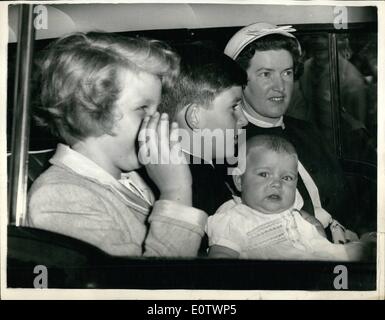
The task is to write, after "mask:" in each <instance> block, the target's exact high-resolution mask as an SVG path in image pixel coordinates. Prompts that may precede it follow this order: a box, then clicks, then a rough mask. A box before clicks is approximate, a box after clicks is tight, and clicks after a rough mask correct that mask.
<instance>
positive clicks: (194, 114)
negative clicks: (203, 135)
mask: <svg viewBox="0 0 385 320" xmlns="http://www.w3.org/2000/svg"><path fill="white" fill-rule="evenodd" d="M200 116H201V114H200V108H199V105H197V104H196V103H192V104H189V105H188V106H187V108H186V113H185V118H186V119H185V120H186V123H187V125H188V126H189V127H190V128H191V129H192V130H194V129H199V127H200V126H199V125H200V120H201V119H200Z"/></svg>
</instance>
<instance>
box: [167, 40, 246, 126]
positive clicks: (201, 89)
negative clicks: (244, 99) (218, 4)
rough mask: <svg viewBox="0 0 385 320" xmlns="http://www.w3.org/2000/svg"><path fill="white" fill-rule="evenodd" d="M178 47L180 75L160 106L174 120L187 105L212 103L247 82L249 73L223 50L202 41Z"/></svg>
mask: <svg viewBox="0 0 385 320" xmlns="http://www.w3.org/2000/svg"><path fill="white" fill-rule="evenodd" d="M176 50H177V52H178V53H179V54H180V57H181V67H180V74H179V76H178V79H177V81H176V83H175V85H174V87H173V88H172V89H171V90H167V91H166V92H165V94H164V96H163V99H162V103H161V106H160V109H161V111H162V112H166V113H168V114H169V116H170V118H171V119H175V116H176V114H177V113H178V112H179V111H180V110H181V109H182V108H183V107H185V106H186V105H189V104H192V103H197V104H199V105H203V106H208V105H210V104H211V103H212V101H213V100H214V99H215V97H216V96H218V95H219V94H220V93H222V92H223V91H224V90H226V89H229V88H231V87H234V86H241V87H243V86H245V85H246V84H247V74H246V72H245V71H244V70H243V69H242V68H240V67H239V65H238V64H237V63H236V62H235V61H234V60H232V59H231V58H229V57H228V56H226V55H225V54H224V53H223V52H221V51H218V50H216V49H214V48H209V47H206V46H204V45H202V44H185V45H182V46H179V47H177V48H176Z"/></svg>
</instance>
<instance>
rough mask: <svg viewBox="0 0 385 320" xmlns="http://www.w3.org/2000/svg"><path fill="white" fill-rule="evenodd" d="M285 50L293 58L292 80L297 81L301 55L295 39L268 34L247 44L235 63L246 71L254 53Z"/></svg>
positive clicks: (300, 69) (301, 64)
mask: <svg viewBox="0 0 385 320" xmlns="http://www.w3.org/2000/svg"><path fill="white" fill-rule="evenodd" d="M268 50H286V51H288V52H289V53H290V54H291V56H292V58H293V68H294V78H295V79H298V78H299V76H300V75H301V73H302V70H303V63H302V61H301V59H300V58H301V54H300V50H299V46H298V42H297V40H296V39H294V38H291V37H287V36H284V35H281V34H270V35H267V36H264V37H262V38H259V39H256V40H255V41H253V42H251V43H250V44H248V45H247V46H246V47H245V48H244V49H243V50H242V51H241V53H240V54H239V55H238V57H237V58H236V59H235V61H237V62H238V64H239V65H240V66H241V67H242V68H243V69H244V70H247V69H248V68H249V66H250V60H251V59H252V58H253V57H254V54H255V51H268Z"/></svg>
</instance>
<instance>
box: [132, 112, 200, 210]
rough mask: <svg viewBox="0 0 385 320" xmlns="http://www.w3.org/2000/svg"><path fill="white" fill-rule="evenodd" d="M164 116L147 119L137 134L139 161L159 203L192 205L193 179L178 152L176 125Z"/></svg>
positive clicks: (179, 149)
mask: <svg viewBox="0 0 385 320" xmlns="http://www.w3.org/2000/svg"><path fill="white" fill-rule="evenodd" d="M169 128H170V127H169V120H168V116H167V114H166V113H163V114H162V115H161V116H160V115H159V113H158V112H156V113H155V114H154V115H152V116H151V117H149V116H147V117H146V118H145V119H144V120H143V123H142V125H141V128H140V131H139V155H138V156H139V161H140V162H141V163H142V164H143V165H145V167H146V170H147V173H148V175H149V176H150V178H151V179H152V180H153V181H154V183H155V184H156V186H157V187H158V188H159V191H160V199H163V200H166V199H167V200H173V201H177V202H179V203H182V204H185V205H188V206H191V205H192V187H191V185H192V178H191V172H190V169H189V167H188V164H187V161H186V158H185V156H184V154H183V152H182V150H181V146H180V143H179V135H178V125H177V123H175V122H173V123H172V125H171V128H170V129H169Z"/></svg>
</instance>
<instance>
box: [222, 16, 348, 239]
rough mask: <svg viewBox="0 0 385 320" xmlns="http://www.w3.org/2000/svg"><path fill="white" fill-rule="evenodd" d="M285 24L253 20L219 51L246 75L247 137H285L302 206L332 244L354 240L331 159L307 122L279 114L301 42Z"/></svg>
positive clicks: (344, 185) (345, 197)
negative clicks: (294, 156)
mask: <svg viewBox="0 0 385 320" xmlns="http://www.w3.org/2000/svg"><path fill="white" fill-rule="evenodd" d="M293 31H295V29H293V28H291V26H283V27H277V26H274V25H271V24H268V23H255V24H252V25H249V26H247V27H245V28H243V29H241V30H240V31H238V32H237V33H236V34H235V35H234V36H233V37H232V38H231V39H230V41H229V42H228V43H227V46H226V48H225V51H224V52H225V54H227V55H228V56H230V57H231V58H233V59H234V60H236V61H237V62H238V63H239V64H240V65H241V67H242V68H244V69H245V70H246V72H247V75H248V84H247V86H246V87H245V88H244V91H243V101H242V103H243V110H244V113H245V115H246V117H247V119H248V120H249V124H248V126H247V127H246V128H245V129H246V132H247V136H248V137H251V136H254V135H257V134H276V135H281V136H283V137H284V138H286V139H287V140H289V141H291V142H292V143H293V145H294V146H295V148H296V149H297V151H298V156H299V160H300V164H299V169H300V170H299V173H300V178H299V181H298V190H299V191H300V193H301V195H302V197H303V198H304V203H305V204H304V208H303V209H304V210H306V211H308V212H311V213H314V215H315V216H316V218H317V219H318V220H320V221H321V223H322V224H323V226H324V227H325V228H326V227H328V226H330V230H331V231H332V237H333V240H334V241H335V242H339V241H342V242H345V241H346V240H347V239H349V238H355V234H353V233H351V232H345V230H344V228H343V227H342V226H341V225H340V224H339V223H338V222H337V221H336V220H334V219H333V218H332V217H331V215H333V217H335V218H336V219H337V220H338V221H340V222H341V223H343V224H344V225H349V226H352V221H353V220H354V218H353V216H352V215H353V213H352V210H350V208H349V190H348V186H347V183H346V179H345V177H344V176H343V172H342V170H341V168H340V167H339V164H338V162H337V159H335V158H334V157H333V156H332V153H331V152H330V151H328V149H327V147H326V145H325V144H324V141H323V138H322V137H321V136H320V134H319V133H318V132H317V131H316V130H315V128H313V127H312V125H311V124H310V123H307V122H305V121H302V120H298V119H295V118H291V117H288V116H285V113H286V111H287V109H288V107H289V103H290V99H291V97H292V93H293V89H294V78H295V77H296V76H297V74H298V70H299V58H300V56H301V46H300V44H299V42H298V40H297V38H296V37H295V36H294V35H293V34H292V33H291V32H293Z"/></svg>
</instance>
